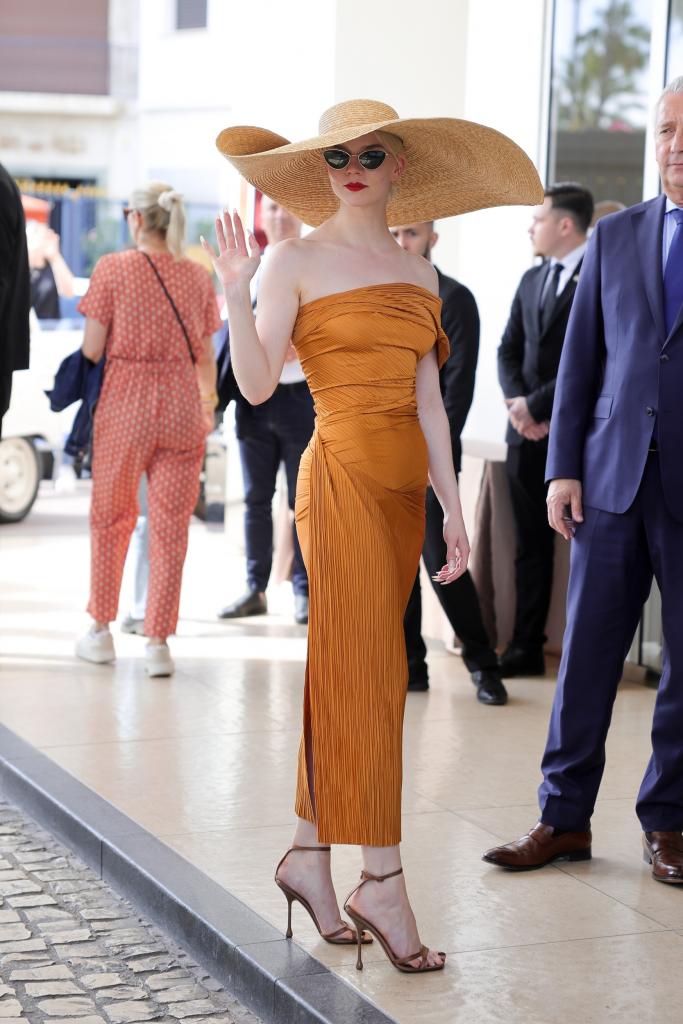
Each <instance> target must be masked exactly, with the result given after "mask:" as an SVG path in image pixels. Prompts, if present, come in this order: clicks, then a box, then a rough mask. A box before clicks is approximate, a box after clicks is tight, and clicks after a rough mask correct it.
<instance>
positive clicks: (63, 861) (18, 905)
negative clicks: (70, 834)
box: [0, 794, 259, 1024]
mask: <svg viewBox="0 0 683 1024" xmlns="http://www.w3.org/2000/svg"><path fill="white" fill-rule="evenodd" d="M0 975H1V977H2V985H1V986H0V1021H2V1024H15V1022H16V1024H19V1022H20V1021H21V1022H24V1024H26V1022H29V1024H38V1022H42V1021H50V1022H51V1024H66V1022H71V1021H74V1022H79V1024H135V1022H138V1021H158V1022H160V1024H166V1022H168V1024H171V1022H173V1024H178V1022H182V1021H185V1020H187V1021H188V1022H190V1024H259V1022H258V1018H256V1017H255V1016H254V1015H253V1014H252V1013H250V1012H249V1011H248V1010H247V1009H245V1008H244V1007H243V1006H242V1005H241V1004H239V1003H238V1002H237V1001H236V1000H235V999H233V998H232V996H230V995H229V993H227V992H226V991H225V990H224V989H223V988H222V987H221V985H220V984H219V983H218V982H216V981H214V980H213V979H212V978H211V977H210V976H209V975H207V973H206V971H204V970H203V969H202V968H201V967H199V966H198V965H197V964H196V963H194V962H193V961H192V960H190V958H189V957H188V956H187V954H186V953H184V952H183V951H182V950H181V949H180V948H178V947H177V946H176V945H174V944H172V943H170V942H169V941H168V940H167V939H166V937H165V936H164V935H162V934H161V932H160V931H159V930H158V929H157V928H155V927H154V926H153V925H151V924H149V923H148V922H147V921H145V920H144V919H143V918H142V917H140V915H139V914H138V913H136V910H135V908H134V907H133V906H131V905H130V903H128V902H126V901H125V900H123V899H120V898H119V897H118V896H117V895H116V894H115V893H114V892H113V891H112V890H111V889H110V888H109V887H108V886H107V885H105V884H104V883H103V882H102V881H101V880H100V879H99V878H97V876H96V875H95V874H94V872H92V871H91V870H90V869H89V868H87V867H85V865H83V864H82V863H81V862H80V861H79V860H78V858H77V857H75V856H73V855H72V854H71V852H70V851H69V850H67V849H66V848H65V847H64V846H62V845H61V844H60V843H57V842H56V841H55V840H54V839H53V838H52V837H51V836H50V835H49V834H48V833H46V832H45V831H43V830H42V829H41V828H39V827H38V826H37V825H36V824H35V823H34V822H32V821H30V820H29V819H28V818H26V817H24V816H23V815H22V814H21V812H20V811H18V810H17V809H16V808H15V807H12V806H10V805H9V804H7V803H6V802H4V800H2V796H1V794H0Z"/></svg>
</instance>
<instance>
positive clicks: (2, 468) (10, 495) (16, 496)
mask: <svg viewBox="0 0 683 1024" xmlns="http://www.w3.org/2000/svg"><path fill="white" fill-rule="evenodd" d="M40 475H41V474H40V456H39V455H38V452H37V451H36V449H35V446H34V445H33V443H32V442H31V441H30V440H29V439H28V438H26V437H6V438H4V439H3V440H2V441H0V523H18V522H19V521H20V520H21V519H23V518H24V517H25V516H26V515H28V513H29V511H30V510H31V506H32V505H33V502H34V501H35V500H36V495H37V493H38V485H39V483H40Z"/></svg>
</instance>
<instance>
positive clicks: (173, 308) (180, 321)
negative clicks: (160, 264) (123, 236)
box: [142, 252, 197, 363]
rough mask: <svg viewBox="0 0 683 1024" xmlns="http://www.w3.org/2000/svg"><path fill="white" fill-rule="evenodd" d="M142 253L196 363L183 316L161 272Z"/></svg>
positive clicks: (144, 253) (191, 357)
mask: <svg viewBox="0 0 683 1024" xmlns="http://www.w3.org/2000/svg"><path fill="white" fill-rule="evenodd" d="M142 255H143V256H144V257H145V259H146V260H147V262H148V263H149V265H150V267H151V268H152V270H153V271H154V273H155V274H156V276H157V281H158V282H159V284H160V285H161V287H162V288H163V289H164V295H165V296H166V298H167V299H168V301H169V302H170V303H171V309H172V310H173V312H174V313H175V317H176V320H177V321H178V323H179V324H180V326H181V328H182V332H183V335H184V336H185V341H186V342H187V350H188V352H189V353H190V359H191V360H192V362H193V363H196V362H197V357H196V356H195V354H194V352H193V351H192V345H191V343H190V336H189V334H188V333H187V328H186V327H185V324H184V323H183V318H182V317H181V315H180V313H179V312H178V308H177V306H176V304H175V302H174V301H173V299H172V298H171V295H170V293H169V290H168V288H167V287H166V285H165V284H164V282H163V279H162V277H161V274H160V273H159V271H158V270H157V268H156V267H155V266H154V263H153V261H152V260H151V259H150V257H149V256H148V255H147V253H146V252H143V253H142Z"/></svg>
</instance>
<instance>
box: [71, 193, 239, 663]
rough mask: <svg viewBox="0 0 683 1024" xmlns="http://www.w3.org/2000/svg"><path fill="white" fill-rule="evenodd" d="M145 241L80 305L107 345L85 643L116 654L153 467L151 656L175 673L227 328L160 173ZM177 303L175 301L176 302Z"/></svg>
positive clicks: (86, 349) (130, 216) (137, 227)
mask: <svg viewBox="0 0 683 1024" xmlns="http://www.w3.org/2000/svg"><path fill="white" fill-rule="evenodd" d="M125 213H126V218H127V221H128V227H129V230H130V234H131V237H132V240H133V243H134V246H135V247H134V248H133V249H129V250H126V251H125V252H121V253H112V254H110V255H108V256H103V257H102V259H100V260H99V262H98V263H97V266H96V267H95V270H94V271H93V275H92V278H91V281H90V287H89V289H88V292H87V294H86V296H85V297H84V298H83V300H82V302H81V304H80V306H79V309H80V311H81V312H82V313H84V314H85V316H86V326H85V336H84V340H83V353H84V355H85V356H86V357H87V358H88V359H91V360H92V361H93V362H97V361H98V360H99V359H100V358H101V357H102V355H103V354H105V355H106V360H107V361H106V367H105V373H104V383H103V386H102V393H101V395H100V399H99V402H98V405H97V411H96V414H95V424H94V437H93V464H92V476H93V487H92V505H91V511H90V536H91V577H90V601H89V603H88V611H89V613H90V615H91V616H92V618H93V623H92V626H91V628H90V630H89V631H88V633H86V635H85V636H84V637H82V638H81V640H79V642H78V644H77V647H76V653H77V654H78V656H79V657H80V658H84V659H85V660H86V661H92V662H98V663H102V662H111V661H113V660H114V658H115V652H114V644H113V641H112V638H111V634H110V632H109V623H110V622H111V621H112V620H114V619H115V618H116V614H117V610H118V601H119V591H120V588H121V577H122V575H123V566H124V562H125V558H126V552H127V550H128V544H129V541H130V537H131V533H132V531H133V528H134V527H135V523H136V520H137V515H138V506H137V494H138V486H139V484H140V479H141V477H142V474H143V473H145V474H146V475H147V480H148V495H149V532H150V547H149V560H150V579H149V596H148V601H147V613H146V616H145V634H146V636H147V637H148V643H147V647H146V652H145V663H146V668H147V671H148V673H149V674H150V675H153V676H161V675H171V673H172V672H173V662H172V660H171V656H170V653H169V650H168V645H167V643H166V639H167V637H168V636H170V635H171V634H172V633H173V632H174V631H175V628H176V624H177V621H178V605H179V601H180V584H181V578H182V571H183V563H184V561H185V553H186V550H187V534H188V527H189V523H190V516H191V515H192V511H193V509H194V506H195V503H196V501H197V495H198V491H199V472H200V468H201V464H202V458H203V453H204V442H205V438H206V435H207V433H209V432H210V431H211V430H212V429H213V424H214V408H215V405H216V364H215V359H214V353H213V345H212V338H211V336H212V334H213V333H214V332H215V331H216V330H218V328H219V327H220V323H221V321H220V318H219V316H218V308H217V304H216V299H215V295H214V291H213V287H212V282H211V278H210V276H209V274H208V273H207V272H206V270H205V269H204V267H202V266H200V265H199V264H197V263H193V262H192V261H190V260H187V259H184V258H183V256H182V243H183V236H184V230H185V213H184V209H183V204H182V197H181V196H180V194H179V193H177V192H175V191H174V190H173V189H172V188H171V187H170V186H169V185H166V184H163V183H161V182H152V183H150V184H148V185H146V186H144V187H143V188H141V189H138V190H136V191H135V192H133V194H132V196H131V201H130V207H129V208H127V209H126V211H125ZM174 306H175V309H174Z"/></svg>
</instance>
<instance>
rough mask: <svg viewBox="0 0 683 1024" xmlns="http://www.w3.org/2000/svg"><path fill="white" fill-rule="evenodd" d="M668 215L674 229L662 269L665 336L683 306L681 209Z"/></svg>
mask: <svg viewBox="0 0 683 1024" xmlns="http://www.w3.org/2000/svg"><path fill="white" fill-rule="evenodd" d="M668 216H671V217H673V218H674V220H675V221H676V230H675V231H674V236H673V238H672V240H671V248H670V249H669V255H668V256H667V260H666V268H665V270H664V317H665V319H666V334H667V337H668V336H669V334H670V333H671V328H672V327H673V325H674V324H675V322H676V318H677V317H678V314H679V312H680V310H681V306H683V210H680V209H677V210H673V211H672V212H671V213H670V214H669V215H668Z"/></svg>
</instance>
